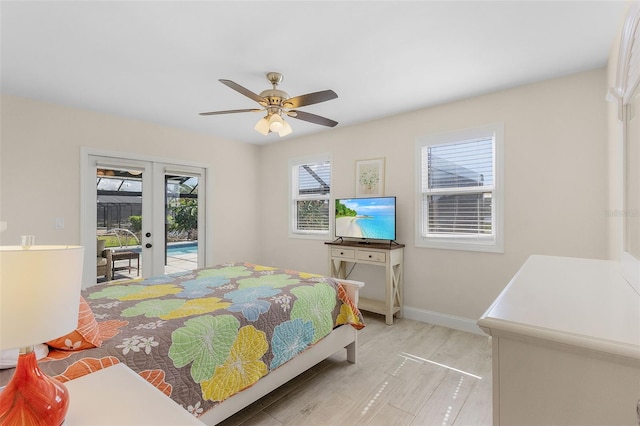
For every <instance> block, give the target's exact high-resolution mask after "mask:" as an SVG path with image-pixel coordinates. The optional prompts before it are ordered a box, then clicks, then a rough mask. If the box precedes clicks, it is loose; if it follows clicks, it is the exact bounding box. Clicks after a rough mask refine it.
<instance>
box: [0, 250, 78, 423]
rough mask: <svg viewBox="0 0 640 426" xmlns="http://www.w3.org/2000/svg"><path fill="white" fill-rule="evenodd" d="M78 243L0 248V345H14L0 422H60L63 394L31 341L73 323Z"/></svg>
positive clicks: (0, 394)
mask: <svg viewBox="0 0 640 426" xmlns="http://www.w3.org/2000/svg"><path fill="white" fill-rule="evenodd" d="M83 254H84V248H83V247H78V246H35V245H34V246H2V247H0V349H15V348H20V355H19V356H18V363H17V366H16V369H15V372H14V375H13V377H12V378H11V381H10V382H9V383H8V384H7V386H6V387H5V388H4V389H3V390H2V391H0V424H2V425H4V424H19V425H52V426H58V425H61V424H62V423H63V422H64V419H65V416H66V413H67V409H68V407H69V393H68V391H67V389H66V387H65V386H64V385H63V384H62V383H60V382H59V381H57V380H55V379H52V378H50V377H48V376H46V375H45V374H44V373H43V372H42V371H41V370H40V369H39V368H38V362H37V360H36V354H35V352H34V345H37V344H40V343H44V342H47V341H49V340H52V339H55V338H58V337H61V336H64V335H65V334H67V333H69V332H71V331H73V330H75V328H76V327H77V325H78V308H79V304H80V288H81V282H82V260H83Z"/></svg>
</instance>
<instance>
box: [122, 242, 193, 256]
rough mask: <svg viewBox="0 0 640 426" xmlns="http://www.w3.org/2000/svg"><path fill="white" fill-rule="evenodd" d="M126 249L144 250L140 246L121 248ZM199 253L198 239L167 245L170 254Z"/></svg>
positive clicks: (138, 251)
mask: <svg viewBox="0 0 640 426" xmlns="http://www.w3.org/2000/svg"><path fill="white" fill-rule="evenodd" d="M120 250H125V251H134V252H137V253H140V252H141V251H142V250H141V249H140V247H130V248H125V249H119V250H117V251H120ZM197 253H198V242H197V241H188V242H184V243H169V245H167V255H168V256H177V255H180V254H197Z"/></svg>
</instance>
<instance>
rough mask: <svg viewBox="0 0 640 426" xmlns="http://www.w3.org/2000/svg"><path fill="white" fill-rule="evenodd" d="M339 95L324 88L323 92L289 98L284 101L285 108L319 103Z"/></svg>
mask: <svg viewBox="0 0 640 426" xmlns="http://www.w3.org/2000/svg"><path fill="white" fill-rule="evenodd" d="M337 97H338V95H337V94H336V92H334V91H333V90H323V91H321V92H313V93H307V94H306V95H300V96H296V97H294V98H289V99H287V100H285V101H283V102H282V106H284V107H285V108H300V107H303V106H307V105H313V104H319V103H320V102H325V101H330V100H331V99H335V98H337Z"/></svg>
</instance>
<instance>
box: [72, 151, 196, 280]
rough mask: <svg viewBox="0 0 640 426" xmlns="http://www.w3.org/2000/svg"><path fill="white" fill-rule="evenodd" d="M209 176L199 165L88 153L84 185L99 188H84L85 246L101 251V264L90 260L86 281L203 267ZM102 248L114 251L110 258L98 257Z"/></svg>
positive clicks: (111, 252)
mask: <svg viewBox="0 0 640 426" xmlns="http://www.w3.org/2000/svg"><path fill="white" fill-rule="evenodd" d="M204 174H205V170H204V169H202V168H199V167H191V166H184V165H177V164H168V163H163V162H157V161H144V160H139V159H128V158H119V157H110V156H102V155H91V154H90V155H88V156H87V167H86V168H85V170H84V171H83V176H84V177H83V182H84V183H86V182H87V181H90V182H93V185H88V184H87V185H84V188H83V194H84V205H85V206H86V207H85V209H84V210H85V211H84V212H83V213H84V215H85V217H84V221H83V222H85V224H86V226H84V227H83V229H84V230H83V245H84V246H85V247H86V253H93V252H95V253H96V258H95V262H96V263H95V264H93V259H89V258H92V256H85V257H86V259H85V271H84V282H85V283H90V282H94V283H95V282H103V281H106V280H107V279H111V280H119V279H131V278H138V277H143V278H147V277H150V276H155V275H162V274H165V273H174V272H180V271H185V270H192V269H196V268H198V267H199V266H203V265H204V259H205V256H204V247H205V244H204V236H205V232H204V217H205V215H204V206H205V204H204V201H203V198H204V190H203V188H204V181H205V179H204ZM91 206H93V208H92V207H91ZM100 240H103V241H104V242H100ZM92 245H93V246H94V247H96V250H95V251H93V250H92V249H91V246H92ZM100 245H104V246H105V248H106V249H108V250H109V251H110V256H109V255H106V256H105V257H106V258H109V259H108V260H106V259H101V258H100V256H98V254H99V253H98V249H99V247H100ZM101 262H102V263H105V262H108V263H109V266H108V271H107V268H102V269H101V268H100V267H99V264H100V263H101Z"/></svg>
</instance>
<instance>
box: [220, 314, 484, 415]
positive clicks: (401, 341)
mask: <svg viewBox="0 0 640 426" xmlns="http://www.w3.org/2000/svg"><path fill="white" fill-rule="evenodd" d="M365 323H366V327H365V328H364V329H363V330H361V331H360V333H359V336H358V363H357V364H350V363H348V362H347V361H346V351H340V352H338V353H337V354H335V355H334V356H332V357H331V358H329V359H327V360H325V361H323V362H321V363H320V364H318V365H316V366H315V367H314V368H313V369H311V370H310V371H307V372H306V373H303V374H302V375H300V376H298V377H297V378H295V379H293V380H292V381H290V382H289V383H287V384H285V385H284V386H282V387H281V388H279V389H277V390H275V391H273V392H272V393H270V394H269V395H267V396H265V397H264V398H262V399H260V400H259V401H257V402H255V403H254V404H252V405H250V406H249V407H247V408H245V409H244V410H242V411H241V412H239V413H237V414H236V415H234V416H232V417H230V418H229V419H227V420H226V421H225V422H223V423H221V425H224V426H239V425H242V426H250V425H264V426H281V425H296V426H297V425H380V426H392V425H414V426H418V425H419V426H423V425H438V426H449V425H457V426H464V425H491V421H492V418H491V344H490V342H489V339H488V337H487V336H481V335H476V334H471V333H465V332H462V331H457V330H452V329H449V328H445V327H440V326H435V325H431V324H425V323H421V322H418V321H413V320H408V319H396V321H395V322H394V324H393V325H390V326H389V325H386V324H385V323H384V317H382V316H379V315H375V314H368V313H365Z"/></svg>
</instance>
